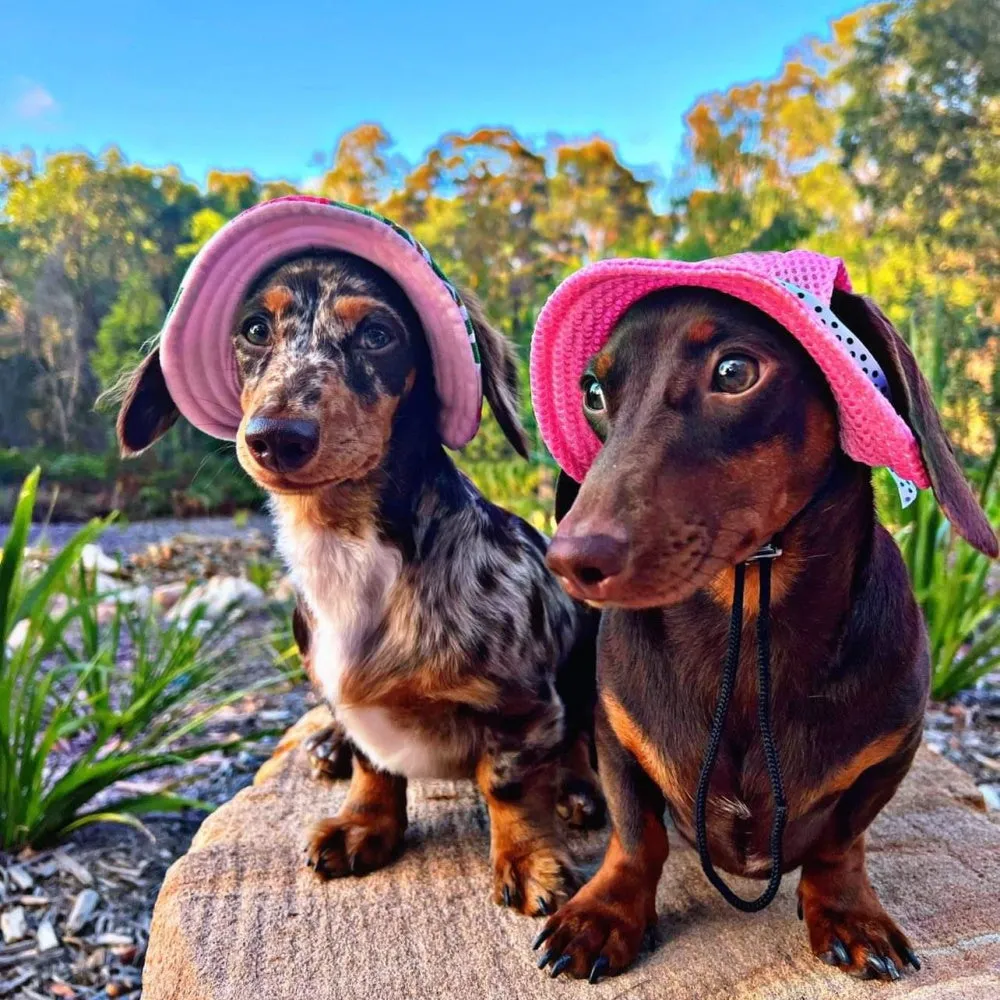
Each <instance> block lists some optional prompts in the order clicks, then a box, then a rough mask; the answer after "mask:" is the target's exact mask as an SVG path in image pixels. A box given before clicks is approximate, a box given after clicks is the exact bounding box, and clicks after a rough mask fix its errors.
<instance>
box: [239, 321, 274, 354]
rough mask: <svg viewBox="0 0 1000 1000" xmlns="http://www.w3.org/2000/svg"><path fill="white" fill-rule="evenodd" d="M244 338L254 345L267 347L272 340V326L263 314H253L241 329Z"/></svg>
mask: <svg viewBox="0 0 1000 1000" xmlns="http://www.w3.org/2000/svg"><path fill="white" fill-rule="evenodd" d="M240 332H241V333H242V334H243V339H244V340H245V341H246V342H247V343H248V344H253V346H254V347H266V346H267V345H268V344H269V343H270V341H271V326H270V324H269V323H268V322H267V320H266V319H264V317H263V316H251V317H250V318H249V319H248V320H245V321H244V323H243V327H242V329H241V331H240Z"/></svg>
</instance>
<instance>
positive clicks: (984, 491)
mask: <svg viewBox="0 0 1000 1000" xmlns="http://www.w3.org/2000/svg"><path fill="white" fill-rule="evenodd" d="M998 462H1000V444H998V445H997V446H996V448H995V449H994V451H993V455H992V457H991V459H990V461H989V464H988V465H987V467H986V469H985V471H984V473H983V474H982V477H981V479H980V484H979V499H980V503H981V504H982V506H983V509H984V510H985V511H986V512H987V515H988V516H989V519H990V523H991V524H994V525H996V524H998V523H1000V484H998V482H997V465H998ZM895 519H896V522H897V530H896V537H897V540H898V542H899V545H900V548H901V550H902V552H903V557H904V559H905V560H906V566H907V569H908V570H909V572H910V579H911V580H912V582H913V590H914V593H915V594H916V597H917V601H918V602H919V604H920V607H921V608H922V609H923V612H924V618H925V619H926V622H927V631H928V635H929V637H930V649H931V669H932V677H931V690H932V693H933V695H934V697H935V698H938V699H945V698H950V697H953V696H954V695H956V694H957V693H958V692H959V691H962V690H963V689H965V688H968V687H971V686H972V685H973V684H975V683H976V681H977V680H978V679H979V678H980V677H982V676H983V675H984V674H987V673H989V672H990V671H992V670H997V669H1000V591H997V590H996V589H994V590H993V592H991V590H990V579H989V578H990V570H991V567H992V563H991V561H990V560H989V559H988V558H987V557H986V556H984V555H982V554H981V553H980V552H977V551H976V550H975V549H973V548H972V546H971V545H968V544H967V543H966V542H965V541H964V540H963V539H961V538H959V537H958V535H957V534H956V533H955V531H954V530H953V529H952V527H951V525H950V524H949V523H948V521H947V519H946V518H945V516H944V515H943V514H942V513H941V510H940V508H939V507H938V505H937V502H936V501H935V499H934V497H933V495H932V494H931V492H930V491H929V490H925V491H923V492H921V493H920V495H919V496H918V497H917V499H916V500H915V501H914V503H913V504H912V505H911V506H910V507H908V508H907V509H906V510H905V511H903V512H902V514H897V515H896V518H895Z"/></svg>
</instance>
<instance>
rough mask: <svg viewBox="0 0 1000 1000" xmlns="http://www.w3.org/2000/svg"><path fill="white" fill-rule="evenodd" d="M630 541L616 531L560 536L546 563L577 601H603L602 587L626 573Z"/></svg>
mask: <svg viewBox="0 0 1000 1000" xmlns="http://www.w3.org/2000/svg"><path fill="white" fill-rule="evenodd" d="M627 560H628V539H627V538H626V537H625V535H624V532H620V531H618V530H615V531H614V532H613V533H612V532H610V531H595V532H586V533H579V534H577V533H574V534H565V533H560V532H556V536H555V538H553V539H552V543H551V545H549V551H548V555H547V557H546V562H547V563H548V565H549V569H551V570H552V572H553V573H555V574H556V576H560V577H562V578H563V580H565V581H566V583H567V584H568V587H567V589H568V590H569V591H570V593H571V594H573V596H575V597H582V598H594V599H600V589H601V588H600V585H601V584H603V583H605V581H607V580H610V579H611V578H612V577H616V576H618V574H619V573H621V572H622V571H623V570H624V569H625V563H626V561H627Z"/></svg>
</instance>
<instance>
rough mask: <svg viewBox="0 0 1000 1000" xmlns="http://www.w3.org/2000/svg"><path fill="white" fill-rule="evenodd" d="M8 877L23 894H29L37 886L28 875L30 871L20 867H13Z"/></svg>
mask: <svg viewBox="0 0 1000 1000" xmlns="http://www.w3.org/2000/svg"><path fill="white" fill-rule="evenodd" d="M7 875H8V876H9V877H10V880H11V882H13V883H14V885H16V886H17V887H18V889H20V890H21V892H27V891H28V890H29V889H30V888H31V887H32V886H33V885H34V884H35V880H34V879H33V878H32V877H31V875H30V874H29V873H28V870H27V869H26V868H22V867H21V866H20V865H11V866H10V868H8V869H7Z"/></svg>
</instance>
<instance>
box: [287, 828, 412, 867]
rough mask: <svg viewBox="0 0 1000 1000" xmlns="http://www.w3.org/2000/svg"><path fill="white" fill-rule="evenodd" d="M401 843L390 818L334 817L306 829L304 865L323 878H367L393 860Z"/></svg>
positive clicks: (398, 831) (401, 830)
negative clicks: (352, 876)
mask: <svg viewBox="0 0 1000 1000" xmlns="http://www.w3.org/2000/svg"><path fill="white" fill-rule="evenodd" d="M402 840H403V829H402V826H401V825H400V824H399V823H398V822H397V821H395V819H394V817H391V816H387V815H383V814H372V815H368V814H363V815H358V814H352V815H347V816H334V817H333V819H327V820H322V821H321V822H319V823H317V824H316V825H315V826H314V827H313V828H312V830H310V832H309V839H308V844H307V846H306V865H307V866H308V867H309V868H311V869H312V870H313V871H315V872H316V874H317V875H319V876H320V877H321V878H324V879H329V878H343V877H344V876H346V875H367V874H368V872H372V871H375V870H376V869H378V868H384V867H385V866H386V865H387V864H389V863H390V862H391V861H392V860H394V858H395V857H396V855H397V854H398V853H399V849H400V847H401V846H402Z"/></svg>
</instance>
